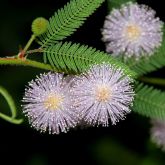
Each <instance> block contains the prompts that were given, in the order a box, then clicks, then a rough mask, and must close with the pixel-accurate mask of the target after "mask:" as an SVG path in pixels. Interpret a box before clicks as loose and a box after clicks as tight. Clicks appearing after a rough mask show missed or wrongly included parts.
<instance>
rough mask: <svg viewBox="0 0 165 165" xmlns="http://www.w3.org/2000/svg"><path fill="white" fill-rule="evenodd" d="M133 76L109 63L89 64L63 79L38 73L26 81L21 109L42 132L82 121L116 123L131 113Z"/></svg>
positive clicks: (95, 123)
mask: <svg viewBox="0 0 165 165" xmlns="http://www.w3.org/2000/svg"><path fill="white" fill-rule="evenodd" d="M131 83H132V79H131V78H129V77H126V76H124V74H123V72H122V70H121V69H117V68H115V67H114V66H111V65H109V64H101V65H94V66H92V67H91V68H90V69H89V70H88V71H87V72H85V73H83V74H81V75H79V76H75V77H74V78H72V77H71V78H67V77H66V78H65V77H64V75H63V74H58V73H50V72H49V73H47V74H41V75H40V77H37V78H36V79H35V80H34V81H31V82H30V83H29V86H28V87H27V88H26V90H25V96H24V98H23V102H24V105H23V112H24V113H25V114H26V115H27V116H28V118H29V122H30V123H31V124H32V126H33V127H34V128H36V129H37V130H40V131H41V132H45V131H47V130H48V131H49V133H53V134H59V133H60V132H67V131H68V130H69V129H70V128H73V127H75V126H76V125H77V124H78V123H79V122H81V121H82V120H83V121H85V122H86V123H88V124H90V125H92V126H95V125H102V126H108V125H109V120H110V121H111V122H112V124H116V122H118V121H119V119H124V118H125V115H126V114H127V113H128V112H130V109H129V107H130V105H131V104H132V101H133V97H134V92H133V89H132V86H131Z"/></svg>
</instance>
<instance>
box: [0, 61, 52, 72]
mask: <svg viewBox="0 0 165 165" xmlns="http://www.w3.org/2000/svg"><path fill="white" fill-rule="evenodd" d="M0 65H20V66H30V67H34V68H39V69H44V70H51V71H55V70H54V69H53V68H52V67H51V65H49V64H44V63H41V62H37V61H33V60H27V59H19V58H17V59H16V58H0Z"/></svg>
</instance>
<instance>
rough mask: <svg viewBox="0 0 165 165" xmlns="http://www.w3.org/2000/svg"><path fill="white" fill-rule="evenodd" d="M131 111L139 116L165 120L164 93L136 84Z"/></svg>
mask: <svg viewBox="0 0 165 165" xmlns="http://www.w3.org/2000/svg"><path fill="white" fill-rule="evenodd" d="M135 94H136V96H135V100H134V105H133V111H134V112H137V113H139V114H141V115H144V116H147V117H150V118H154V119H160V120H165V93H164V92H162V91H160V90H157V89H154V87H151V86H148V85H144V84H143V83H137V84H136V88H135Z"/></svg>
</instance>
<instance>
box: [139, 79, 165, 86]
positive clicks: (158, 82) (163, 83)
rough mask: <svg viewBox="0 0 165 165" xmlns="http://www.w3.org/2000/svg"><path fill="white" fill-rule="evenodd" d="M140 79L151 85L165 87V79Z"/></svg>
mask: <svg viewBox="0 0 165 165" xmlns="http://www.w3.org/2000/svg"><path fill="white" fill-rule="evenodd" d="M139 79H140V80H141V81H143V82H146V83H150V84H153V85H160V86H165V79H163V78H155V77H140V78H139Z"/></svg>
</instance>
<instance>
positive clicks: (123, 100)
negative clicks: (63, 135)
mask: <svg viewBox="0 0 165 165" xmlns="http://www.w3.org/2000/svg"><path fill="white" fill-rule="evenodd" d="M104 1H105V0H71V1H70V2H68V3H67V4H66V5H65V6H64V7H63V8H61V9H59V10H58V11H56V12H55V13H54V15H53V16H52V17H50V18H49V19H48V20H47V19H45V18H42V17H39V18H36V19H35V20H34V21H33V23H32V32H33V34H32V36H31V38H30V40H29V41H28V43H27V44H26V46H25V47H24V49H22V50H21V51H19V52H18V53H17V54H16V55H14V56H10V57H3V58H0V65H14V66H15V65H16V66H18V65H21V66H29V67H35V68H36V69H37V68H39V69H43V70H45V74H41V75H40V76H38V77H37V78H36V79H35V80H32V81H31V82H30V83H29V85H28V86H27V87H26V89H25V95H24V96H23V100H22V109H23V113H25V115H26V116H27V117H28V119H29V122H30V124H31V125H32V126H33V127H34V128H36V129H37V130H40V131H41V132H49V133H50V134H59V133H60V132H67V131H68V130H69V129H70V128H73V127H76V126H77V125H80V124H81V122H82V121H83V122H86V123H87V124H89V125H92V126H98V125H101V126H109V125H110V124H111V123H112V124H116V122H119V121H120V119H125V118H126V114H127V113H129V112H135V113H138V114H140V115H144V116H147V117H149V118H151V119H152V120H157V121H159V120H160V121H163V120H165V93H164V92H163V91H160V90H158V89H155V88H154V87H153V86H150V85H146V84H145V82H150V83H153V84H155V83H159V82H160V81H153V79H150V78H148V77H147V76H146V74H147V73H150V72H152V71H156V70H157V69H159V68H162V67H163V66H165V55H164V50H165V44H164V42H165V41H164V39H165V37H164V30H163V29H164V25H163V22H162V21H160V20H159V19H158V18H155V12H154V11H153V10H152V9H150V8H148V7H146V6H144V5H138V4H137V3H135V2H134V1H132V2H129V3H127V2H128V0H121V1H120V0H119V1H118V0H111V1H108V6H110V8H109V15H108V16H107V17H106V20H105V23H104V26H103V28H102V30H101V33H102V35H103V38H102V40H103V41H105V42H106V48H107V49H106V50H107V53H106V52H104V51H100V50H97V49H96V48H92V47H89V46H88V45H82V44H80V43H73V42H71V41H66V39H67V37H69V36H71V35H72V34H73V33H74V32H75V31H76V30H77V29H78V28H79V27H80V26H82V25H83V23H84V22H85V20H86V19H87V17H89V16H90V15H91V14H92V13H94V12H95V10H96V9H97V8H98V7H100V6H101V4H102V3H105V2H104ZM100 28H101V27H100ZM64 39H65V41H64ZM34 41H36V42H37V43H38V44H39V46H38V47H37V48H36V49H33V50H31V49H30V46H31V45H32V43H33V42H34ZM35 53H37V54H40V55H41V56H42V55H43V62H39V61H34V60H31V59H30V57H31V56H32V55H33V54H35ZM116 55H117V56H116ZM46 71H47V72H46ZM50 71H51V72H50ZM162 81H163V80H162ZM162 81H161V82H162ZM0 93H1V94H2V96H3V97H4V98H5V99H6V101H7V103H8V105H9V107H10V110H11V116H8V115H6V114H3V113H0V117H1V118H3V119H5V120H6V121H9V122H11V123H13V124H20V123H22V121H23V120H22V119H17V109H16V106H15V103H14V100H13V98H12V97H11V96H10V94H9V93H8V91H6V90H5V89H4V87H0ZM160 131H162V133H163V129H160ZM151 132H153V131H151ZM153 137H155V136H153ZM154 139H156V140H157V139H158V138H154ZM158 144H159V142H158Z"/></svg>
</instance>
